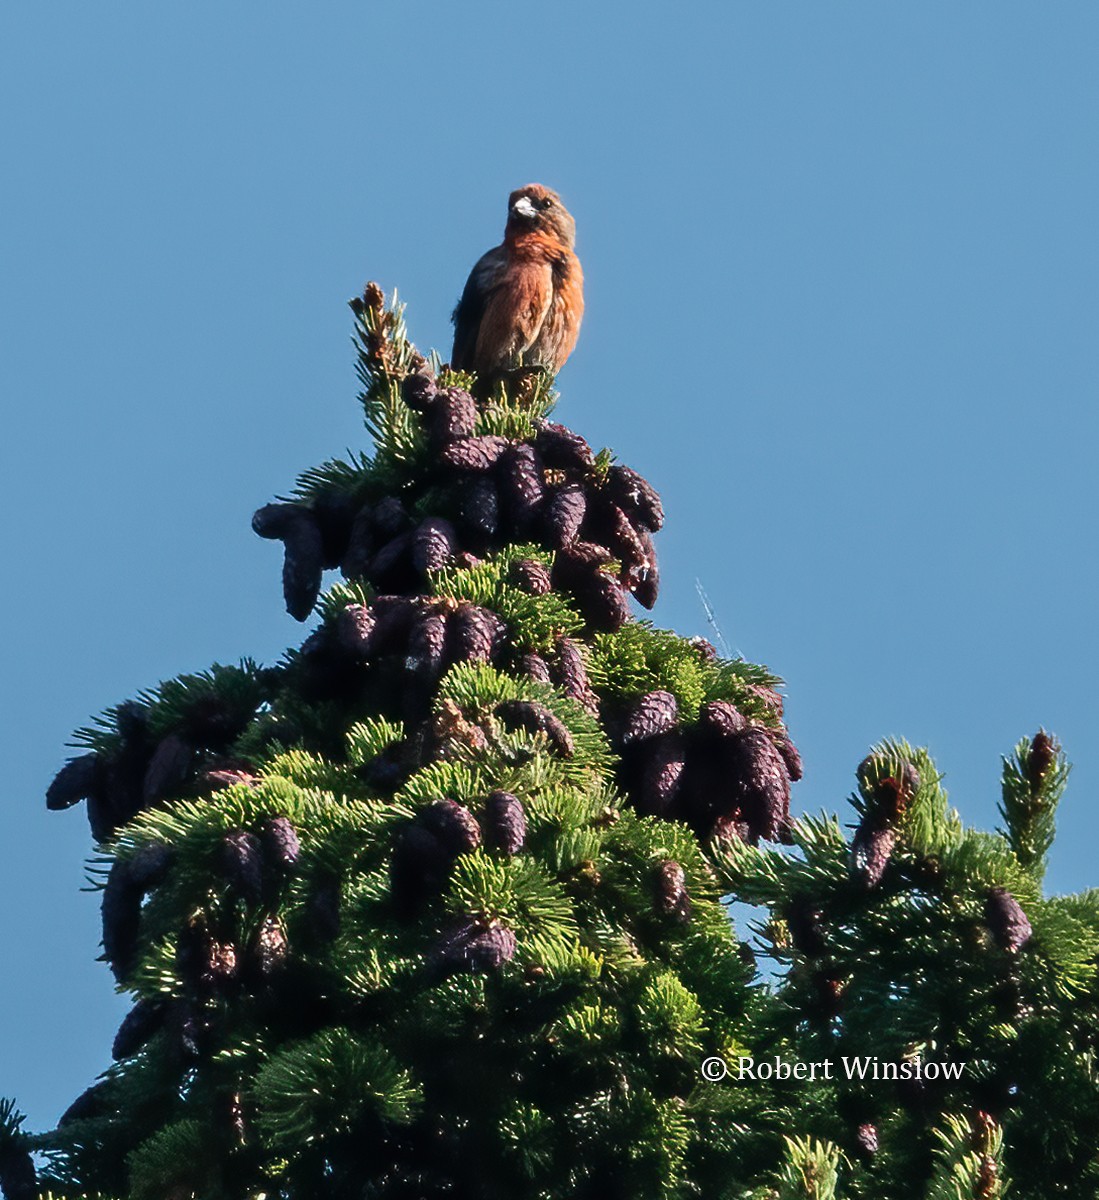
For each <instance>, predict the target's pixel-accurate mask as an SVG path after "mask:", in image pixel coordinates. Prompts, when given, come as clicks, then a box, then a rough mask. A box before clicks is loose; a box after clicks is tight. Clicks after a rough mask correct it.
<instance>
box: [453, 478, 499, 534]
mask: <svg viewBox="0 0 1099 1200" xmlns="http://www.w3.org/2000/svg"><path fill="white" fill-rule="evenodd" d="M461 516H462V522H463V523H464V525H465V526H466V528H467V529H468V530H469V531H470V532H471V533H472V534H473V535H475V536H476V537H478V538H480V539H482V541H484V542H487V541H488V540H489V539H491V538H493V537H495V536H496V531H497V530H498V529H499V527H500V497H499V495H498V494H497V491H496V484H495V483H494V482H493V480H492V479H490V478H488V477H487V476H485V475H476V476H474V477H473V478H472V479H470V480H469V481H468V482H467V483H466V485H465V489H464V492H463V495H462V500H461Z"/></svg>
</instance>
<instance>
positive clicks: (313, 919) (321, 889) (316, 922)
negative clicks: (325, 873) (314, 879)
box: [307, 877, 340, 942]
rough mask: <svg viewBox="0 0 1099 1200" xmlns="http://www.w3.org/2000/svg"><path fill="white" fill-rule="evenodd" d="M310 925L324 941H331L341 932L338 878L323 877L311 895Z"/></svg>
mask: <svg viewBox="0 0 1099 1200" xmlns="http://www.w3.org/2000/svg"><path fill="white" fill-rule="evenodd" d="M307 912H308V915H309V926H310V928H311V929H312V930H313V931H314V932H315V933H316V935H317V937H318V938H320V939H321V940H322V941H326V942H330V941H332V939H333V938H335V937H338V936H339V932H340V883H339V880H338V879H335V878H332V877H330V878H327V879H322V880H321V881H320V882H319V883H318V884H317V888H316V891H314V892H313V894H312V895H311V896H310V897H309V904H308V907H307Z"/></svg>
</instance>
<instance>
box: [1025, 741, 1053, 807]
mask: <svg viewBox="0 0 1099 1200" xmlns="http://www.w3.org/2000/svg"><path fill="white" fill-rule="evenodd" d="M1060 750H1061V746H1060V744H1059V743H1058V741H1057V739H1056V738H1055V737H1052V736H1051V735H1050V734H1048V733H1046V731H1045V730H1044V729H1039V730H1038V732H1037V733H1036V734H1035V735H1034V737H1033V738H1032V739H1031V742H1030V750H1029V751H1027V756H1026V777H1027V782H1028V783H1029V784H1030V787H1031V790H1032V791H1034V792H1037V791H1038V790H1039V789H1040V788H1041V786H1042V782H1043V780H1044V779H1045V777H1046V775H1047V773H1048V772H1049V769H1050V767H1052V766H1053V764H1054V763H1055V762H1056V761H1057V755H1058V754H1059V753H1060Z"/></svg>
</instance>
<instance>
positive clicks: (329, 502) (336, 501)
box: [311, 491, 355, 569]
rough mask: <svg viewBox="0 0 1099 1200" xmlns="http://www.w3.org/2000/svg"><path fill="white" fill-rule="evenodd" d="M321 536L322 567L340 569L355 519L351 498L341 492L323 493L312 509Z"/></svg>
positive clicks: (315, 500)
mask: <svg viewBox="0 0 1099 1200" xmlns="http://www.w3.org/2000/svg"><path fill="white" fill-rule="evenodd" d="M311 511H312V513H313V518H314V520H315V521H316V522H317V528H318V529H319V530H320V534H321V554H322V559H321V561H322V565H323V566H325V567H327V568H329V569H331V568H333V567H338V566H339V565H340V563H341V562H342V561H343V558H344V555H345V554H346V553H347V547H348V543H349V541H350V539H351V526H352V522H353V520H354V517H355V512H354V508H353V507H352V501H351V499H350V497H349V496H345V495H343V494H341V493H339V492H335V491H327V492H321V493H320V494H319V495H318V496H317V497H316V498H315V499H314V501H313V506H312V509H311Z"/></svg>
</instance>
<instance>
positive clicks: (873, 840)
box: [851, 818, 897, 889]
mask: <svg viewBox="0 0 1099 1200" xmlns="http://www.w3.org/2000/svg"><path fill="white" fill-rule="evenodd" d="M896 841H897V835H896V833H895V832H894V831H893V830H892V829H891V828H890V827H889V826H888V825H879V824H877V823H876V822H867V821H866V819H865V818H864V819H863V821H862V822H860V824H859V827H858V829H856V830H855V836H854V839H853V840H852V842H851V875H852V877H853V878H854V879H855V881H856V882H857V883H860V884H861V885H862V886H863V887H865V888H867V889H870V888H875V887H877V886H878V884H879V883H881V880H882V876H883V875H884V874H885V868H886V867H887V866H888V865H889V859H890V856H891V855H892V853H893V847H894V845H895V844H896Z"/></svg>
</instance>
